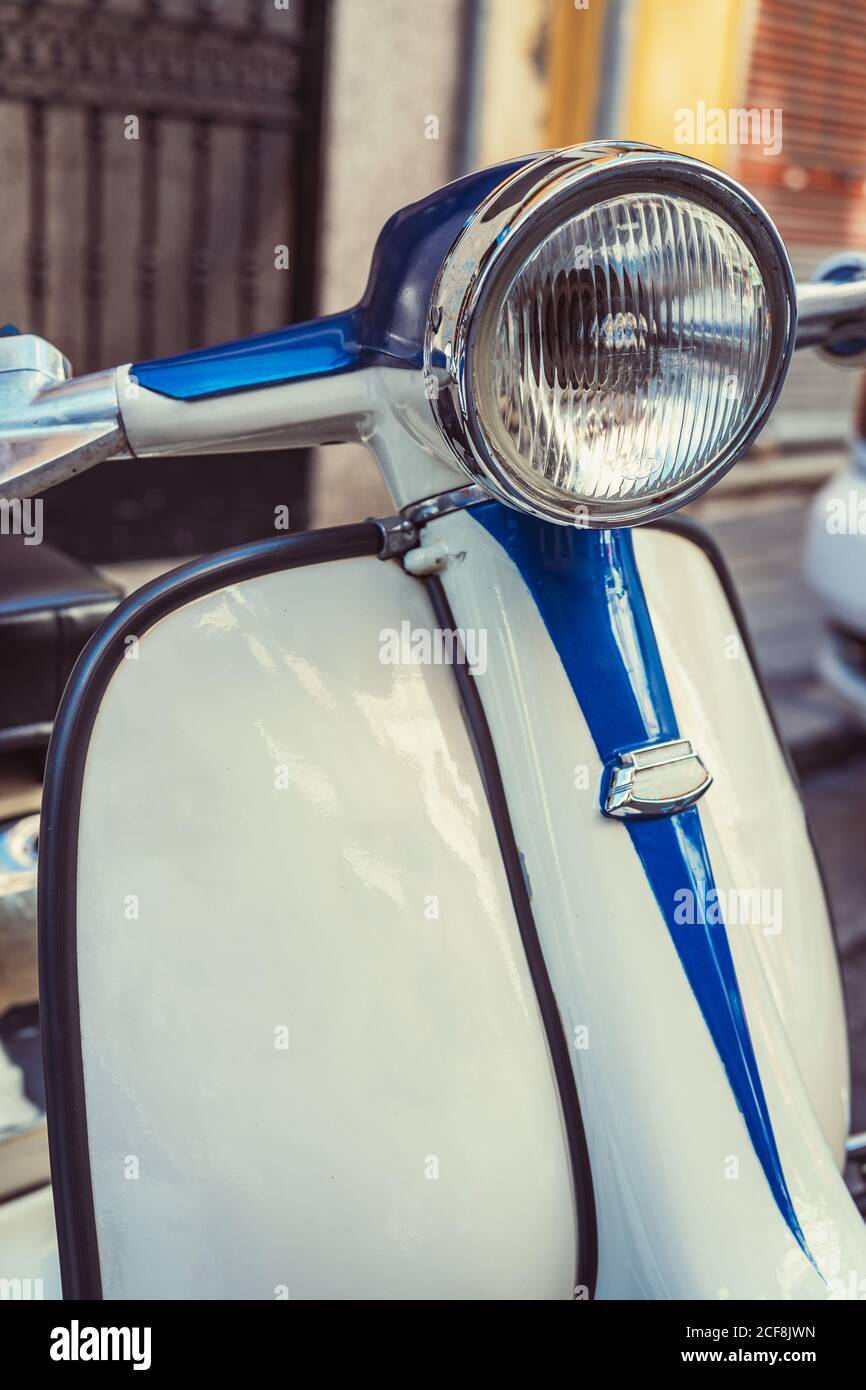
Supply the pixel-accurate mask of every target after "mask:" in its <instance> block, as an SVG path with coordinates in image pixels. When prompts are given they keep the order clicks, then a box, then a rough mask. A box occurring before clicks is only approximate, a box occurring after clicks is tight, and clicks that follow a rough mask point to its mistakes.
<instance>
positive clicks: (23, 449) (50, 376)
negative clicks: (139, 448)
mask: <svg viewBox="0 0 866 1390" xmlns="http://www.w3.org/2000/svg"><path fill="white" fill-rule="evenodd" d="M126 447H127V446H126V438H125V435H124V431H123V425H122V422H121V416H120V410H119V407H118V402H117V387H116V384H115V373H114V371H113V370H112V371H106V372H97V373H95V374H94V375H92V376H84V377H72V376H71V375H70V367H69V363H68V362H67V360H66V358H65V357H64V356H63V354H62V353H60V352H59V351H58V350H57V348H55V347H52V345H51V344H50V343H47V342H46V341H45V340H44V339H43V338H37V337H36V336H35V335H33V334H31V333H10V334H7V335H5V336H2V337H0V500H3V499H7V500H10V499H12V498H16V497H33V496H34V494H36V493H40V492H44V491H45V489H46V488H50V487H54V486H56V484H57V483H62V482H64V481H65V480H66V479H67V478H72V477H74V476H75V474H76V473H83V472H84V470H85V469H87V468H92V467H93V466H94V464H97V463H101V462H102V461H103V459H106V458H110V457H112V456H114V455H117V454H122V453H124V452H125V451H126Z"/></svg>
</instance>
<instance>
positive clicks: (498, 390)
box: [471, 193, 771, 505]
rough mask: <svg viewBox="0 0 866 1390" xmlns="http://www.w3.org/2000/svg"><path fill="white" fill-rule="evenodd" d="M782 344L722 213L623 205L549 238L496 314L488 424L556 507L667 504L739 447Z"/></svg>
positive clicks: (483, 360) (483, 402)
mask: <svg viewBox="0 0 866 1390" xmlns="http://www.w3.org/2000/svg"><path fill="white" fill-rule="evenodd" d="M770 334H771V323H770V314H769V310H768V304H767V295H766V291H765V287H764V282H763V278H762V276H761V272H760V270H759V268H758V265H757V263H756V261H755V258H754V256H753V255H752V253H751V251H750V250H749V248H748V247H747V246H746V244H745V242H744V241H743V240H742V238H741V237H740V236H739V235H738V234H737V232H735V231H734V230H733V228H732V227H731V226H730V225H729V224H727V223H726V222H724V221H723V220H722V218H721V217H719V216H718V214H716V213H715V212H712V211H710V210H709V209H708V208H705V207H702V206H700V205H699V204H697V203H694V202H690V201H689V200H688V199H686V198H683V197H679V196H675V195H674V196H671V195H668V194H662V193H659V194H643V195H640V196H632V197H620V198H611V199H609V200H608V201H607V202H603V203H600V204H598V205H597V206H595V207H593V208H590V209H589V210H587V211H586V212H583V213H581V214H579V215H578V216H576V217H571V218H569V219H568V221H567V222H565V223H564V224H563V225H562V226H560V227H557V228H556V229H555V230H554V231H553V232H551V233H550V234H549V235H548V236H547V237H546V238H545V239H544V240H543V241H542V242H541V244H540V245H539V246H538V248H537V249H536V250H535V251H534V252H533V253H532V255H531V256H530V257H529V258H528V259H527V260H526V261H525V262H524V263H523V264H522V265H521V266H520V268H519V269H518V270H517V272H516V274H515V275H514V276H513V277H512V278H511V279H510V282H509V283H508V284H507V285H506V286H504V292H502V293H500V294H499V295H498V296H497V298H496V299H495V300H492V301H490V302H488V304H487V306H486V308H485V311H484V314H483V318H482V321H481V323H480V324H479V331H478V335H477V337H476V339H475V348H474V353H473V357H472V373H471V374H472V390H473V393H474V402H475V407H476V410H477V414H478V419H479V421H480V423H481V425H482V428H483V431H484V434H485V436H486V438H487V441H488V444H489V445H490V447H491V448H492V449H493V450H495V451H496V453H497V454H498V455H499V457H500V460H501V462H502V464H503V466H504V467H505V468H506V470H507V471H509V472H511V473H512V474H513V476H514V480H515V482H516V483H517V484H518V485H521V484H527V483H529V484H530V485H531V486H532V487H533V489H534V490H537V491H538V492H539V493H542V494H543V493H545V492H546V493H548V494H549V495H550V498H551V500H553V501H556V502H559V503H562V502H563V501H564V500H565V499H566V498H571V499H573V500H574V502H575V504H577V505H580V504H581V503H585V504H590V503H593V502H596V501H599V500H601V501H604V502H606V503H613V504H623V503H625V504H631V505H634V504H639V503H640V502H642V501H655V500H657V499H658V498H661V497H664V496H665V495H666V494H667V493H669V492H670V490H671V489H672V488H677V487H679V486H680V485H682V484H684V483H691V482H694V481H696V480H697V479H699V478H700V477H701V476H703V475H704V474H707V473H711V472H712V471H713V468H714V464H715V460H716V459H717V458H718V457H719V455H720V454H721V453H723V452H725V451H726V450H727V449H728V448H729V446H730V444H731V443H732V441H733V440H735V439H736V436H737V434H738V432H739V431H740V430H741V428H742V426H743V422H744V420H746V419H747V418H748V416H749V415H750V414H751V410H752V404H753V400H754V393H755V385H756V383H760V382H761V380H762V378H763V376H764V373H765V371H766V366H767V360H768V357H769V351H770Z"/></svg>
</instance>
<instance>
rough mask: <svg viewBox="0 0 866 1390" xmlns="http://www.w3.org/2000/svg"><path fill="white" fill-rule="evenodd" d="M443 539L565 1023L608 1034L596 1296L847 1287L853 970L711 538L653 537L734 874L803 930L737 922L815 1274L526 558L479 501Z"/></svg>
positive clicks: (766, 1294) (657, 585)
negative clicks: (482, 641)
mask: <svg viewBox="0 0 866 1390" xmlns="http://www.w3.org/2000/svg"><path fill="white" fill-rule="evenodd" d="M436 539H440V540H443V539H444V540H445V541H446V542H447V544H448V546H449V549H450V551H451V553H452V555H453V556H454V557H455V559H454V560H453V561H452V562H451V563H449V564H448V566H447V568H446V569H445V571H444V573H443V575H442V580H443V583H444V585H445V588H446V591H447V593H448V595H449V599H450V602H451V607H452V610H453V612H454V616H455V621H456V623H457V624H458V626H463V627H467V628H468V627H475V628H479V629H484V630H486V631H487V633H488V670H487V672H486V674H485V675H484V676H483V677H479V680H478V686H479V690H480V692H481V696H482V700H483V703H484V706H485V710H486V713H487V718H488V721H489V723H490V725H491V729H492V732H493V735H494V739H495V741H496V745H497V750H498V754H499V759H500V765H501V767H502V773H503V778H504V781H505V787H506V792H507V794H508V797H509V804H510V807H511V814H512V817H513V819H514V823H515V833H516V836H517V841H518V845H519V847H520V850H521V852H522V854H523V856H524V859H525V862H526V868H527V874H528V877H529V880H530V882H531V884H532V890H533V898H532V904H533V911H534V915H535V921H536V926H537V929H538V932H539V936H540V938H541V943H542V947H543V950H544V953H545V958H546V960H547V965H548V969H549V972H550V975H551V980H552V983H553V988H554V991H555V993H556V996H557V999H558V1003H559V1007H560V1009H561V1011H562V1014H563V1018H564V1021H565V1025H566V1032H567V1034H568V1035H569V1036H570V1037H579V1038H581V1039H583V1042H584V1043H587V1044H588V1045H583V1044H582V1045H580V1046H577V1047H575V1048H574V1049H573V1052H572V1057H573V1065H574V1071H575V1077H576V1082H577V1086H578V1091H579V1095H580V1100H581V1107H582V1112H583V1115H584V1123H585V1126H586V1130H587V1138H588V1143H589V1150H590V1159H591V1163H592V1168H593V1180H594V1185H595V1191H596V1202H597V1206H598V1219H599V1231H600V1254H599V1286H598V1295H599V1296H600V1297H608V1298H644V1299H645V1298H649V1299H658V1298H708V1299H713V1298H724V1297H734V1298H737V1297H739V1298H826V1297H828V1296H833V1290H834V1289H835V1288H837V1287H841V1285H837V1284H835V1283H834V1281H836V1280H842V1281H845V1280H847V1279H848V1278H849V1276H850V1272H851V1271H852V1270H853V1271H855V1272H856V1271H863V1270H864V1269H866V1229H864V1226H863V1223H862V1220H861V1218H860V1216H859V1214H858V1213H857V1210H856V1208H855V1207H854V1204H853V1202H852V1201H851V1199H850V1197H849V1195H848V1193H847V1190H846V1188H845V1185H844V1182H843V1181H842V1178H841V1176H840V1172H839V1164H840V1163H841V1161H842V1150H843V1144H844V1138H845V1135H846V1129H847V1101H848V1094H847V1088H848V1072H847V1054H846V1042H845V1030H844V1015H843V1011H842V1002H841V997H840V989H839V980H838V972H837V967H836V961H835V958H834V950H833V945H832V941H831V936H830V931H829V926H828V922H827V917H826V909H825V906H824V902H823V899H822V895H821V890H820V884H819V882H818V877H817V872H816V868H815V863H814V858H813V855H812V852H811V849H810V846H809V843H808V839H807V834H806V830H805V826H804V821H803V815H802V810H801V807H800V805H799V802H798V799H797V796H796V793H795V791H794V789H793V786H792V784H791V781H790V777H789V774H788V772H787V769H786V766H785V764H784V761H783V758H782V755H781V753H780V751H779V748H778V745H777V743H776V740H775V737H774V735H773V732H772V730H771V728H770V725H769V721H768V718H767V714H766V711H765V709H764V707H763V703H762V700H761V697H760V693H759V691H758V689H757V686H756V683H755V680H754V677H753V675H752V672H751V670H750V667H749V663H748V658H747V656H746V654H745V651H744V650H742V649H740V650H739V651H737V650H736V646H733V647H732V644H731V639H732V638H735V637H736V626H735V623H734V619H733V616H732V614H731V612H730V609H729V608H728V605H727V603H726V601H725V599H724V595H723V592H722V590H721V587H720V586H719V584H718V581H717V579H716V577H715V574H714V572H713V571H712V569H711V567H710V565H709V563H708V561H707V560H706V558H705V557H704V556H703V555H702V553H701V552H700V550H699V549H698V548H697V547H695V546H694V545H692V544H691V543H689V542H686V541H683V540H681V539H679V538H676V537H673V536H670V535H666V534H663V533H658V532H653V531H649V532H639V533H637V535H636V538H635V544H636V554H637V558H638V564H639V568H640V571H641V575H642V578H643V583H644V587H645V590H646V593H647V598H648V602H649V607H650V612H651V615H652V617H653V619H654V622H655V624H656V632H657V636H658V641H659V646H660V650H661V652H662V655H663V659H664V664H665V670H666V673H667V677H668V681H669V685H670V689H671V695H672V698H673V703H674V707H675V711H676V714H677V719H678V724H679V728H680V731H681V733H682V734H683V736H685V737H688V738H689V739H691V741H692V743H693V745H694V747H695V749H696V751H697V752H698V753H699V754H700V756H701V757H702V758H703V759H704V761H705V762H706V764H707V767H708V769H709V771H710V772H711V773H712V775H713V777H714V779H715V781H714V785H713V786H712V787H711V788H710V790H709V791H708V792H707V793H706V795H705V796H704V797H703V799H702V800H701V802H700V803H699V809H700V816H701V821H702V824H703V828H704V833H705V837H706V839H707V843H708V847H709V852H710V858H711V861H712V865H713V868H714V871H715V877H716V882H717V884H718V885H719V887H720V888H721V887H736V888H739V889H748V888H752V887H763V888H779V889H781V891H782V894H783V907H784V916H783V926H782V930H781V931H779V932H778V933H776V934H773V935H769V934H767V935H765V934H764V932H763V930H762V928H761V927H760V926H754V927H746V926H743V927H739V928H736V929H730V928H729V932H728V934H729V939H730V942H731V949H732V953H733V957H734V961H735V965H736V968H737V973H738V976H739V982H740V990H741V993H742V996H743V1001H744V1005H745V1009H746V1014H747V1018H748V1022H749V1028H750V1031H751V1035H752V1040H753V1044H754V1048H755V1053H756V1057H757V1061H758V1066H759V1069H760V1075H761V1077H762V1081H763V1086H764V1090H765V1093H766V1097H767V1102H768V1107H769V1111H770V1115H771V1119H772V1122H773V1128H774V1132H775V1136H776V1142H777V1145H778V1148H779V1152H780V1156H781V1161H782V1166H783V1170H784V1174H785V1177H786V1180H787V1183H788V1187H789V1190H790V1192H791V1195H792V1198H793V1201H794V1204H795V1207H796V1211H797V1214H798V1217H799V1220H800V1224H801V1227H802V1229H803V1231H804V1234H805V1237H806V1240H807V1242H808V1244H809V1248H810V1250H811V1251H812V1253H813V1255H814V1257H815V1260H816V1263H817V1266H818V1269H817V1270H816V1268H815V1267H814V1266H813V1265H812V1264H811V1263H810V1262H809V1261H808V1260H807V1259H806V1257H805V1256H804V1255H803V1253H802V1251H801V1249H800V1248H799V1246H798V1245H797V1243H796V1241H795V1240H794V1238H793V1236H792V1234H791V1232H790V1230H789V1229H788V1227H787V1226H786V1224H785V1222H784V1220H783V1219H782V1217H781V1215H780V1213H779V1210H778V1208H777V1207H776V1205H775V1202H774V1200H773V1198H772V1196H771V1193H770V1189H769V1185H768V1183H767V1181H766V1178H765V1175H764V1172H763V1170H762V1168H761V1166H760V1164H759V1162H758V1160H757V1158H756V1155H755V1153H754V1150H753V1147H752V1144H751V1141H750V1138H749V1135H748V1132H747V1130H746V1127H745V1124H744V1122H743V1118H742V1115H741V1113H740V1110H739V1109H738V1106H737V1103H736V1098H735V1096H734V1094H733V1092H732V1090H731V1086H730V1085H729V1082H728V1079H727V1077H726V1074H725V1072H724V1070H723V1067H722V1063H721V1061H720V1058H719V1056H718V1054H717V1052H716V1049H715V1046H714V1043H713V1040H712V1038H711V1036H710V1033H709V1031H708V1029H707V1027H706V1024H705V1022H704V1020H703V1017H702V1015H701V1013H700V1010H699V1008H698V1005H697V1003H696V1001H695V998H694V995H693V993H692V990H691V987H690V985H689V983H688V980H687V978H686V975H685V972H684V970H683V968H682V966H681V964H680V961H679V959H678V956H677V953H676V950H675V948H674V945H673V943H672V940H671V937H670V934H669V931H668V929H667V926H666V924H665V922H664V921H663V919H662V917H661V915H660V912H659V909H658V905H657V903H656V900H655V898H654V896H653V892H652V890H651V887H650V884H649V882H648V879H647V876H646V874H645V872H644V869H643V867H642V865H641V863H640V860H639V858H638V856H637V853H636V851H635V850H634V849H633V848H632V845H631V843H630V840H629V837H628V834H627V831H626V828H625V827H624V825H623V824H622V823H619V822H614V821H610V820H606V819H604V818H603V817H602V816H601V815H600V814H599V810H598V804H597V802H598V788H599V784H600V779H601V775H602V767H601V764H600V761H599V757H598V753H597V750H596V748H595V745H594V742H593V739H592V737H591V735H590V732H589V729H588V727H587V725H586V722H585V719H584V717H583V714H582V712H581V710H580V708H579V706H578V704H577V702H576V699H575V697H574V694H573V692H572V689H571V686H570V684H569V682H568V679H567V676H566V674H565V671H564V670H563V667H562V664H561V662H560V659H559V656H558V654H557V652H556V650H555V648H554V647H553V644H552V642H551V639H550V637H549V635H548V633H547V631H546V629H545V627H544V625H543V623H542V621H541V619H540V617H539V614H538V611H537V608H536V606H535V603H534V601H533V599H532V597H531V596H530V594H529V592H528V590H527V588H526V586H525V584H524V582H523V579H522V577H521V575H520V573H519V572H518V570H517V568H516V567H515V566H514V564H513V563H512V561H511V560H510V559H509V558H508V557H507V556H506V555H505V554H504V552H503V551H502V550H501V548H500V547H499V546H498V544H497V543H496V542H495V541H494V540H493V539H492V538H491V537H490V536H489V535H488V534H487V532H486V531H484V530H483V528H482V527H481V526H479V525H478V523H477V522H475V521H474V520H473V519H472V516H471V513H465V512H464V513H459V514H454V515H451V516H448V517H445V518H443V519H442V520H441V521H440V522H437V523H435V524H433V525H430V526H428V527H427V528H426V530H425V532H424V535H423V540H424V542H425V543H431V542H432V541H434V540H436ZM456 557H459V558H456ZM579 620H580V615H579V614H576V615H575V621H579ZM580 773H582V774H583V775H579V776H576V774H580ZM575 1030H578V1031H577V1032H576V1031H575ZM582 1030H586V1032H585V1033H584V1032H583V1031H582ZM819 1271H820V1272H819ZM857 1277H858V1278H859V1277H860V1275H859V1274H858V1275H857ZM846 1287H847V1285H846Z"/></svg>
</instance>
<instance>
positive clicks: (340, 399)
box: [0, 257, 866, 501]
mask: <svg viewBox="0 0 866 1390" xmlns="http://www.w3.org/2000/svg"><path fill="white" fill-rule="evenodd" d="M843 262H844V264H843V265H842V273H841V274H840V268H839V264H838V263H836V265H835V269H833V270H832V273H830V275H829V277H828V278H825V279H822V280H819V281H818V282H817V283H811V284H804V285H800V286H798V289H797V308H798V324H797V336H796V346H797V347H798V348H806V347H822V348H824V349H825V350H826V351H827V353H828V354H829V355H832V356H833V357H835V358H837V359H839V360H844V359H847V360H848V361H851V360H852V358H854V357H855V356H859V355H860V354H864V355H866V278H856V277H858V276H860V277H866V260H864V261H858V258H857V257H849V258H843ZM852 276H854V277H855V278H851V277H852ZM360 327H361V325H360V324H359V323H358V322H357V320H356V319H355V317H354V314H353V313H349V314H346V315H339V316H334V317H333V318H331V319H323V320H320V321H319V322H317V323H314V324H297V325H292V326H291V327H290V328H286V329H282V330H280V331H279V332H278V333H273V334H265V335H262V336H261V337H259V338H254V339H251V340H249V341H248V342H240V343H229V344H227V345H225V346H224V347H217V348H210V349H207V350H205V351H204V352H200V351H199V352H193V353H188V354H185V355H183V356H180V357H174V358H168V359H165V360H164V361H163V362H154V363H143V364H140V365H138V366H136V367H133V368H131V367H119V368H117V369H116V370H111V371H106V372H99V373H96V374H94V375H93V376H86V377H80V378H70V377H69V364H68V362H66V361H65V359H64V358H63V357H62V356H61V354H60V353H59V352H58V351H57V350H56V349H55V348H52V347H51V346H50V344H48V343H45V342H44V341H43V340H42V339H40V338H36V337H33V336H30V335H19V334H15V333H11V334H8V333H7V334H3V333H0V501H2V499H4V498H9V499H11V498H16V497H32V496H33V495H34V494H36V493H39V492H43V491H45V489H46V488H49V487H53V486H54V485H55V484H57V483H60V482H63V481H64V480H65V479H66V478H70V477H72V476H74V475H75V474H76V473H80V472H83V471H84V469H86V468H90V467H92V466H93V465H94V464H96V463H100V462H102V461H103V460H105V459H110V458H129V457H149V456H154V455H160V454H161V455H171V454H193V453H202V454H206V453H236V452H242V451H244V450H258V449H289V448H296V447H305V446H308V445H314V444H323V443H336V442H342V441H346V440H350V439H359V438H360V439H364V440H367V441H368V442H369V441H370V440H371V439H372V438H373V437H374V436H376V437H378V435H379V434H380V433H381V431H382V426H383V418H384V416H385V414H386V413H389V414H390V416H395V415H398V416H400V417H401V418H402V419H403V420H404V422H405V423H406V425H407V428H408V430H409V433H410V434H411V435H412V436H413V438H415V439H416V442H417V443H420V444H421V446H422V447H429V448H432V449H433V450H434V452H435V448H436V439H437V436H436V431H435V428H434V426H433V423H432V412H431V411H430V410H429V408H427V403H426V401H425V399H424V397H425V383H424V377H423V374H422V371H421V367H420V363H413V362H410V361H409V360H406V361H405V362H404V363H403V364H402V365H404V366H406V367H414V370H412V369H410V370H402V371H393V370H392V371H390V372H389V373H388V386H387V389H386V390H383V389H382V387H381V384H379V383H378V382H377V379H376V370H375V369H376V368H378V367H381V366H384V367H387V366H388V365H389V362H388V361H387V358H385V360H383V357H384V354H382V353H381V351H379V350H374V349H372V348H368V347H365V346H364V345H363V343H359V341H358V339H359V338H362V337H363V333H362V332H359V331H358V330H359V329H360ZM368 368H370V369H372V370H366V369H368ZM425 422H426V423H425ZM428 431H429V433H428Z"/></svg>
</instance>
